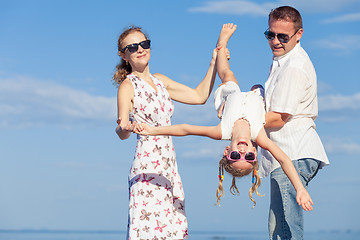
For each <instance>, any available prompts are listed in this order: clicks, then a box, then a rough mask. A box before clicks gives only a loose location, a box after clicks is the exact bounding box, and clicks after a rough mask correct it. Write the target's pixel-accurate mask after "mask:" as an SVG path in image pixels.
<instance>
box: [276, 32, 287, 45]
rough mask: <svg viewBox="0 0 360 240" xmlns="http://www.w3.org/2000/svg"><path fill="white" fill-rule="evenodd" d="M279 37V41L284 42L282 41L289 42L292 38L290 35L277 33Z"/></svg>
mask: <svg viewBox="0 0 360 240" xmlns="http://www.w3.org/2000/svg"><path fill="white" fill-rule="evenodd" d="M277 37H278V39H279V41H280V42H282V43H287V42H288V41H289V40H290V37H289V35H286V34H282V33H279V34H278V35H277Z"/></svg>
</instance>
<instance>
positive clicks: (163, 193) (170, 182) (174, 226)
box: [128, 74, 188, 240]
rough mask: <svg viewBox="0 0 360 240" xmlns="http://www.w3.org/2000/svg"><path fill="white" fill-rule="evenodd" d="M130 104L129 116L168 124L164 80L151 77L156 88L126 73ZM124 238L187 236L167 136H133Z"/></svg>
mask: <svg viewBox="0 0 360 240" xmlns="http://www.w3.org/2000/svg"><path fill="white" fill-rule="evenodd" d="M128 78H129V79H130V80H131V82H132V84H133V87H134V107H133V112H132V113H130V118H131V119H132V120H133V121H136V122H138V123H141V122H145V123H147V124H149V125H150V126H166V125H170V124H171V116H172V114H173V111H174V105H173V103H172V101H171V99H170V96H169V93H168V92H167V90H166V89H165V86H164V84H163V83H162V82H161V81H160V80H158V79H157V78H156V77H154V76H152V75H151V78H152V80H153V82H154V84H155V86H156V90H155V89H154V88H153V87H152V86H151V85H150V84H148V83H147V82H145V81H143V80H142V79H140V78H139V77H137V76H135V75H133V74H130V75H128ZM129 196H130V200H129V221H128V239H130V240H135V239H144V240H145V239H149V240H155V239H159V240H162V239H185V238H187V237H188V230H187V219H186V215H185V209H184V206H185V198H184V191H183V188H182V183H181V178H180V175H179V173H178V169H177V163H176V155H175V150H174V146H173V142H172V138H171V137H170V136H142V135H138V136H137V146H136V151H135V156H134V161H133V163H132V166H131V169H130V174H129Z"/></svg>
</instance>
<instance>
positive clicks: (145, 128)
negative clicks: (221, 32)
mask: <svg viewBox="0 0 360 240" xmlns="http://www.w3.org/2000/svg"><path fill="white" fill-rule="evenodd" d="M151 129H152V127H150V126H149V125H147V124H146V123H140V124H137V125H136V126H135V129H134V133H137V134H141V135H151Z"/></svg>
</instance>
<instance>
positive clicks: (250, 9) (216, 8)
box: [188, 1, 277, 16]
mask: <svg viewBox="0 0 360 240" xmlns="http://www.w3.org/2000/svg"><path fill="white" fill-rule="evenodd" d="M276 6H277V5H276V4H274V3H271V2H269V3H264V4H257V3H254V2H250V1H209V2H205V3H204V5H203V6H200V7H193V8H190V9H189V10H188V11H189V12H206V13H225V14H236V15H252V16H267V15H268V14H269V11H270V10H271V9H272V8H274V7H276Z"/></svg>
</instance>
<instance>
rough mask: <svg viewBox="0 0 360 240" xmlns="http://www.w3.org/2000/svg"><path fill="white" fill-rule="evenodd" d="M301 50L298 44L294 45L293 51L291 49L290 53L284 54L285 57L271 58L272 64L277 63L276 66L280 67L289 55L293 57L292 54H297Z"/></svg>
mask: <svg viewBox="0 0 360 240" xmlns="http://www.w3.org/2000/svg"><path fill="white" fill-rule="evenodd" d="M300 48H301V46H300V42H299V43H297V44H296V45H295V47H294V48H293V49H291V51H290V52H288V53H286V54H285V55H282V56H279V57H275V56H273V64H274V63H277V66H278V67H280V66H281V64H282V63H284V62H285V61H286V60H287V59H288V58H289V57H290V56H291V55H293V53H294V52H298V51H299V49H300Z"/></svg>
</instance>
